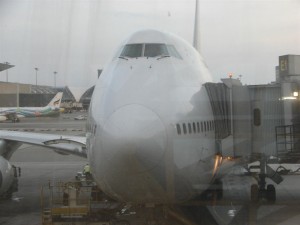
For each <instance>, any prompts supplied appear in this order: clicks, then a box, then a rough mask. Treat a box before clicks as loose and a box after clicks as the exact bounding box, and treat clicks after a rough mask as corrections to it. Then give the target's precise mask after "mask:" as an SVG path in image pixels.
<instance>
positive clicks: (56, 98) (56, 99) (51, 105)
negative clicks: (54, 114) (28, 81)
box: [47, 92, 63, 108]
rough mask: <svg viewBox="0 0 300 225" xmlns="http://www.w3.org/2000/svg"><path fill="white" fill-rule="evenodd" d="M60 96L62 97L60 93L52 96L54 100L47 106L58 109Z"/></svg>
mask: <svg viewBox="0 0 300 225" xmlns="http://www.w3.org/2000/svg"><path fill="white" fill-rule="evenodd" d="M62 96H63V93H62V92H57V94H56V95H55V96H54V98H53V99H52V100H51V101H50V102H49V104H48V105H47V106H50V107H55V108H59V107H60V103H61V99H62Z"/></svg>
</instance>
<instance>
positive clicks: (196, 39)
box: [193, 0, 200, 52]
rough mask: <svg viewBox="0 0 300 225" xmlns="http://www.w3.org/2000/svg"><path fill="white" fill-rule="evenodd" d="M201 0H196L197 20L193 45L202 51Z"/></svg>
mask: <svg viewBox="0 0 300 225" xmlns="http://www.w3.org/2000/svg"><path fill="white" fill-rule="evenodd" d="M199 12H200V8H199V0H195V21H194V40H193V46H194V48H195V49H196V50H197V51H198V52H200V29H199V25H200V23H199Z"/></svg>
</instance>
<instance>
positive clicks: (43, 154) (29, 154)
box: [0, 113, 300, 225]
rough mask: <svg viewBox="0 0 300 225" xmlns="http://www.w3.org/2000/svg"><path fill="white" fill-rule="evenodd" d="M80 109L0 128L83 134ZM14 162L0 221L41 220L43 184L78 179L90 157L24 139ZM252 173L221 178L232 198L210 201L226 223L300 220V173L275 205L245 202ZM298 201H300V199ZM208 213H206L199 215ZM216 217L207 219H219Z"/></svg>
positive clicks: (16, 224)
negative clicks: (13, 186)
mask: <svg viewBox="0 0 300 225" xmlns="http://www.w3.org/2000/svg"><path fill="white" fill-rule="evenodd" d="M79 114H81V113H72V114H67V115H66V114H63V115H61V117H59V118H38V119H24V120H22V121H21V122H20V123H0V129H9V130H20V131H26V130H28V131H35V132H45V133H47V132H48V133H53V132H55V133H61V134H66V135H83V134H84V132H85V122H86V121H85V120H74V117H76V116H78V115H79ZM10 161H11V163H12V164H14V165H15V166H17V167H21V168H22V171H21V177H20V178H19V191H18V192H17V193H15V194H14V195H13V198H12V199H10V200H5V201H1V202H0V225H12V224H13V225H28V224H30V225H35V224H41V204H40V190H41V187H42V186H43V185H47V184H48V182H49V181H50V182H51V183H55V182H59V181H68V180H72V179H74V177H75V175H76V173H77V172H78V171H81V170H82V168H83V166H84V165H85V164H86V160H85V159H83V158H79V157H76V156H71V155H70V156H62V155H59V154H57V153H55V152H53V151H51V150H48V149H44V148H41V147H36V146H30V145H22V146H21V147H20V149H19V150H18V151H16V153H15V154H14V155H13V157H12V158H11V160H10ZM251 179H252V178H250V177H244V176H240V175H239V173H238V172H234V173H233V174H231V175H229V176H226V177H225V178H224V179H223V184H224V198H226V199H233V201H232V202H231V201H228V202H227V203H228V204H226V205H223V204H221V205H218V204H216V205H213V206H208V210H209V211H210V213H211V214H212V215H213V216H214V218H215V221H217V223H218V224H222V225H223V224H224V225H225V224H226V225H244V224H251V225H254V224H257V225H269V224H272V225H273V224H278V225H294V224H299V221H300V191H299V190H300V176H299V175H293V176H287V177H286V179H285V181H284V182H283V184H281V186H279V187H278V194H279V195H280V196H281V197H279V198H278V199H279V200H280V201H281V204H275V205H267V204H264V205H251V207H250V205H247V204H245V205H241V204H238V203H237V202H238V201H239V200H240V199H243V200H245V199H249V196H250V186H249V184H251V182H252V181H251ZM298 202H299V204H298ZM199 216H200V217H205V216H207V215H199ZM215 221H212V220H211V222H209V220H206V222H205V224H208V225H209V224H216V222H215Z"/></svg>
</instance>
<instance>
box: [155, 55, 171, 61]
mask: <svg viewBox="0 0 300 225" xmlns="http://www.w3.org/2000/svg"><path fill="white" fill-rule="evenodd" d="M167 57H171V56H170V55H161V56H159V57H158V58H157V59H156V60H160V59H163V58H167Z"/></svg>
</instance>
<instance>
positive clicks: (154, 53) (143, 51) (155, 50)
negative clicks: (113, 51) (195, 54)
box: [119, 43, 182, 59]
mask: <svg viewBox="0 0 300 225" xmlns="http://www.w3.org/2000/svg"><path fill="white" fill-rule="evenodd" d="M119 57H125V58H138V57H162V58H163V57H175V58H178V59H182V57H181V56H180V54H179V53H178V51H177V50H176V48H175V47H174V46H173V45H166V44H161V43H149V44H148V43H147V44H146V43H140V44H127V45H125V46H124V47H123V50H121V54H120V55H119Z"/></svg>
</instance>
